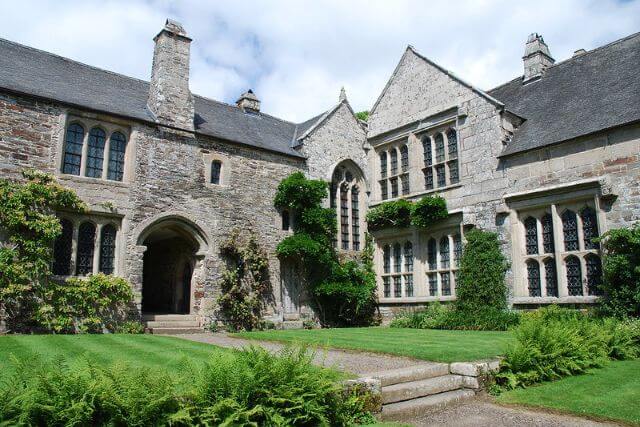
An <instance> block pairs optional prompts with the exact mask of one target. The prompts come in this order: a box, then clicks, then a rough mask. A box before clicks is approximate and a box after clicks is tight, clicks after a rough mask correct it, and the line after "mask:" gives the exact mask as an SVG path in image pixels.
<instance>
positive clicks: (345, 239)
mask: <svg viewBox="0 0 640 427" xmlns="http://www.w3.org/2000/svg"><path fill="white" fill-rule="evenodd" d="M348 191H349V188H348V187H347V185H346V184H342V185H341V186H340V235H341V242H342V249H344V250H348V249H349V194H348Z"/></svg>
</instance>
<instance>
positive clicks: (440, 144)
mask: <svg viewBox="0 0 640 427" xmlns="http://www.w3.org/2000/svg"><path fill="white" fill-rule="evenodd" d="M434 140H435V143H436V163H440V162H444V137H443V136H442V134H441V133H438V134H436V136H435V138H434Z"/></svg>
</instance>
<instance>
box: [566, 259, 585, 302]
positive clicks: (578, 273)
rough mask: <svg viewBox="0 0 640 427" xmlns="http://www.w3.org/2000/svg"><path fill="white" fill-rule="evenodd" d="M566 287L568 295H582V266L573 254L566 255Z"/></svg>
mask: <svg viewBox="0 0 640 427" xmlns="http://www.w3.org/2000/svg"><path fill="white" fill-rule="evenodd" d="M565 263H566V268H567V287H568V289H569V295H570V296H577V295H582V267H581V266H580V260H579V259H578V258H577V257H575V256H573V255H572V256H569V257H567V259H566V261H565Z"/></svg>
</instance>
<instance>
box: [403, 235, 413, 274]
mask: <svg viewBox="0 0 640 427" xmlns="http://www.w3.org/2000/svg"><path fill="white" fill-rule="evenodd" d="M404 271H406V272H409V271H413V245H412V244H411V242H407V243H405V244H404Z"/></svg>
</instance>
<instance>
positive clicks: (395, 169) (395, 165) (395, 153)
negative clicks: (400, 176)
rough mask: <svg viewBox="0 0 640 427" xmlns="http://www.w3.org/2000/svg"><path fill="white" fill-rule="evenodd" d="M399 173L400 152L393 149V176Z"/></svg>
mask: <svg viewBox="0 0 640 427" xmlns="http://www.w3.org/2000/svg"><path fill="white" fill-rule="evenodd" d="M397 173H398V151H397V150H396V149H395V148H392V149H391V175H395V174H397Z"/></svg>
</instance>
